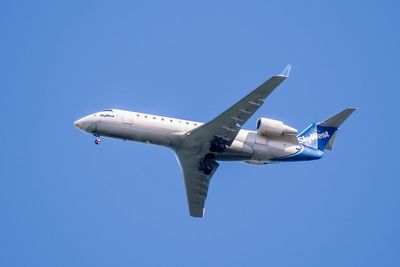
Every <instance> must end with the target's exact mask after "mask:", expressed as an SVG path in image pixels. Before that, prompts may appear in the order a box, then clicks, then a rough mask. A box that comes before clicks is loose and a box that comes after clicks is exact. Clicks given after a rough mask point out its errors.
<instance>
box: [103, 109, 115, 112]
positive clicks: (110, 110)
mask: <svg viewBox="0 0 400 267" xmlns="http://www.w3.org/2000/svg"><path fill="white" fill-rule="evenodd" d="M103 111H104V112H107V111H109V112H114V111H113V110H112V109H105V110H103Z"/></svg>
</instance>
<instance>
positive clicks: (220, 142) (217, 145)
mask: <svg viewBox="0 0 400 267" xmlns="http://www.w3.org/2000/svg"><path fill="white" fill-rule="evenodd" d="M226 143H227V142H226V140H224V139H223V138H221V137H217V136H216V137H215V138H214V140H212V141H211V146H210V151H211V152H218V153H223V152H224V151H225V149H226Z"/></svg>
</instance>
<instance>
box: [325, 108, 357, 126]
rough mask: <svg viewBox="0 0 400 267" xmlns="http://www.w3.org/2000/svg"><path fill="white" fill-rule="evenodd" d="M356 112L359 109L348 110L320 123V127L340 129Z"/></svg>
mask: <svg viewBox="0 0 400 267" xmlns="http://www.w3.org/2000/svg"><path fill="white" fill-rule="evenodd" d="M356 110H357V108H346V109H345V110H343V111H341V112H339V113H338V114H336V115H335V116H333V117H331V118H329V119H327V120H326V121H323V122H321V123H318V126H322V127H331V128H339V126H340V125H341V124H342V123H343V122H344V121H345V120H346V119H347V118H348V117H349V116H350V115H351V114H352V113H353V112H354V111H356Z"/></svg>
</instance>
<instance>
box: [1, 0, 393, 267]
mask: <svg viewBox="0 0 400 267" xmlns="http://www.w3.org/2000/svg"><path fill="white" fill-rule="evenodd" d="M189 2H190V1H154V2H151V1H108V2H107V1H3V2H1V3H0V36H1V42H0V90H1V98H0V104H1V108H2V116H1V118H2V126H1V129H2V130H1V131H0V137H1V152H0V157H1V161H0V162H1V163H0V165H1V168H0V266H7V267H11V266H41V267H42V266H52V267H54V266H363V267H364V266H400V254H399V252H400V216H399V210H400V209H399V208H400V181H399V180H400V177H399V174H398V159H399V157H398V151H397V150H398V134H399V132H400V128H399V123H398V121H399V120H398V114H399V113H398V108H399V104H398V103H399V93H398V92H399V89H398V87H399V84H400V76H399V63H398V62H399V59H400V57H399V47H400V36H399V25H400V21H399V4H398V1H284V0H280V1H243V2H239V1H218V2H217V1H200V2H198V3H189ZM288 63H290V64H292V65H293V68H292V72H291V77H290V78H289V79H288V80H286V81H285V83H284V84H282V86H280V87H279V89H278V90H277V91H276V92H274V93H273V95H271V96H270V98H268V100H267V101H266V103H265V105H264V106H263V107H262V108H261V110H260V111H259V112H258V113H257V115H256V116H254V118H252V119H251V120H250V121H249V122H248V123H247V124H246V125H245V126H246V127H245V128H249V129H254V128H255V121H256V119H257V117H260V116H266V117H271V118H275V119H280V120H283V121H285V122H286V123H288V124H290V125H292V126H294V127H296V128H299V129H302V128H304V127H306V126H307V125H308V123H310V122H312V121H318V120H323V119H325V118H327V117H329V116H330V115H332V114H334V113H336V112H337V111H339V110H341V109H342V108H345V107H347V106H356V107H359V110H358V111H357V112H356V113H355V114H354V115H353V116H352V117H351V118H350V119H349V121H347V122H346V123H345V124H344V125H343V127H342V129H341V131H340V134H339V135H338V138H337V140H336V144H335V145H336V146H335V150H334V151H333V152H332V153H328V154H327V155H326V157H325V158H323V159H322V160H320V161H315V162H306V163H292V164H289V163H288V164H278V165H272V166H264V167H254V166H250V165H245V164H241V163H225V164H223V165H222V167H221V168H219V170H218V172H217V173H216V175H215V176H214V178H213V180H212V183H211V187H210V191H209V197H208V199H207V203H206V207H207V211H206V218H204V219H202V220H199V219H194V218H191V217H190V216H189V215H188V209H187V204H186V196H185V191H184V184H183V179H182V176H181V170H180V168H179V166H178V164H177V162H176V160H175V157H174V155H173V153H172V151H169V150H167V149H165V148H162V147H156V146H149V145H144V144H140V143H132V142H123V141H119V140H112V139H104V140H103V143H102V145H101V146H95V145H94V143H93V141H94V139H93V137H92V136H90V135H88V134H85V133H83V132H81V131H80V130H78V129H77V128H75V127H74V126H73V124H72V122H73V121H74V120H76V119H78V118H79V117H82V116H84V115H86V114H89V113H92V112H96V111H98V110H102V109H104V108H121V109H128V110H136V111H142V112H147V113H155V114H163V115H167V116H172V117H182V118H187V119H193V120H199V121H207V120H210V119H212V118H213V117H214V116H216V115H217V114H219V113H220V112H221V111H223V110H224V109H226V108H227V107H229V106H230V105H231V104H232V103H234V102H235V101H237V100H238V99H240V98H241V97H242V96H244V95H245V94H247V93H248V92H249V91H250V90H252V89H254V88H255V87H256V86H258V85H259V84H260V83H261V82H263V81H264V80H266V79H267V78H269V76H271V75H273V74H276V73H279V72H280V71H281V69H282V68H283V67H284V66H285V65H286V64H288Z"/></svg>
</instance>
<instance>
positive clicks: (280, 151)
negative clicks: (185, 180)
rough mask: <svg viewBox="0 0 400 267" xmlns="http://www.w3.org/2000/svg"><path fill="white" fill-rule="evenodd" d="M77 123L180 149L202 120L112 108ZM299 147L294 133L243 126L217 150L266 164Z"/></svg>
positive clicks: (229, 156) (224, 156) (115, 135)
mask: <svg viewBox="0 0 400 267" xmlns="http://www.w3.org/2000/svg"><path fill="white" fill-rule="evenodd" d="M74 124H75V125H76V126H77V127H79V128H80V129H82V130H84V131H86V132H89V133H92V134H94V135H96V136H107V137H112V138H118V139H123V140H131V141H137V142H144V143H148V144H156V145H161V146H166V147H169V148H171V149H173V150H177V149H185V148H182V147H181V143H182V140H183V139H184V137H185V135H186V134H188V132H189V131H191V130H193V129H194V128H196V127H199V126H200V125H202V124H203V123H201V122H196V121H189V120H183V119H176V118H170V117H165V116H157V115H151V114H144V113H139V112H130V111H125V110H118V109H110V110H104V111H101V112H97V113H94V114H91V115H88V116H86V117H83V118H81V119H79V120H77V121H76V122H75V123H74ZM190 149H196V148H190ZM300 149H301V146H300V145H299V144H298V142H297V139H296V137H295V136H284V135H283V136H276V137H267V136H265V135H261V134H258V133H257V132H256V131H249V130H240V132H239V133H238V135H237V136H236V138H235V140H234V141H233V143H232V144H231V145H230V146H229V147H228V148H227V150H226V151H225V152H224V153H220V154H219V153H216V159H217V160H239V161H245V162H247V163H251V164H263V163H268V162H271V160H274V159H276V158H281V157H285V156H288V155H292V154H294V153H297V152H298V151H299V150H300Z"/></svg>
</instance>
